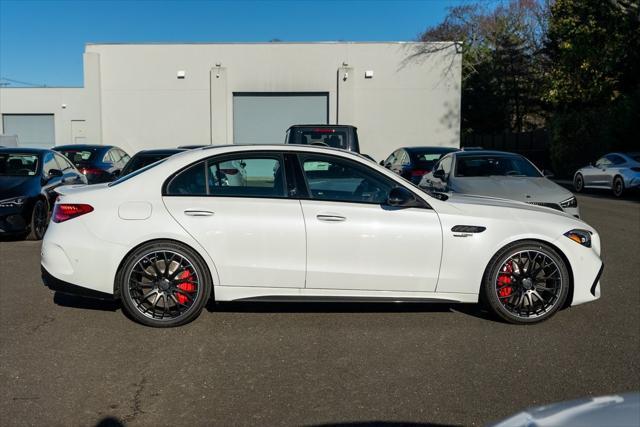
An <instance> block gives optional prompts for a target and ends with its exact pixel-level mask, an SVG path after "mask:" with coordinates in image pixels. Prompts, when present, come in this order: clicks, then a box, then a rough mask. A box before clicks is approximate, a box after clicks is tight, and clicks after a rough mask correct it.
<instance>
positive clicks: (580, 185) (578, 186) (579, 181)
mask: <svg viewBox="0 0 640 427" xmlns="http://www.w3.org/2000/svg"><path fill="white" fill-rule="evenodd" d="M573 188H574V189H575V190H576V193H582V190H584V178H583V177H582V174H580V173H579V174H577V175H576V177H575V178H574V179H573Z"/></svg>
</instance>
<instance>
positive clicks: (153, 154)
mask: <svg viewBox="0 0 640 427" xmlns="http://www.w3.org/2000/svg"><path fill="white" fill-rule="evenodd" d="M183 151H187V149H186V148H165V149H158V150H142V151H138V152H137V153H136V154H135V155H134V156H133V157H132V158H131V160H129V162H128V163H127V164H126V166H125V167H124V168H123V169H122V172H121V174H120V175H121V176H125V175H128V174H130V173H131V172H135V171H137V170H138V169H142V168H143V167H145V166H147V165H150V164H152V163H155V162H157V161H158V160H162V159H165V158H167V157H169V156H173V155H174V154H176V153H181V152H183Z"/></svg>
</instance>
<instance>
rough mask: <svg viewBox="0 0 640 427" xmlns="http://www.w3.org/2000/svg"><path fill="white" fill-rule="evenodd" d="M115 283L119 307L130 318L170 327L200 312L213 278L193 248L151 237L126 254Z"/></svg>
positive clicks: (159, 326)
mask: <svg viewBox="0 0 640 427" xmlns="http://www.w3.org/2000/svg"><path fill="white" fill-rule="evenodd" d="M167 267H168V268H167ZM116 286H117V287H118V289H119V291H120V297H121V299H122V307H123V309H124V310H125V312H126V314H128V315H129V316H130V317H131V318H132V319H134V320H135V321H137V322H139V323H142V324H143V325H146V326H152V327H156V328H170V327H174V326H180V325H184V324H187V323H189V322H191V321H193V320H194V319H195V318H197V317H198V316H199V315H200V313H201V312H202V309H203V308H204V306H205V305H206V304H207V302H208V301H209V297H210V295H211V288H212V280H211V274H210V273H209V270H208V268H207V266H206V264H205V262H204V260H203V259H202V257H200V255H199V254H198V253H197V252H196V251H194V250H193V249H191V248H190V247H188V246H186V245H183V244H181V243H177V242H173V241H154V242H149V243H146V244H143V245H142V246H140V247H139V248H137V249H136V250H134V251H133V252H131V253H130V254H129V255H128V256H127V258H126V259H125V261H124V263H123V265H122V268H120V270H119V271H118V274H117V276H116Z"/></svg>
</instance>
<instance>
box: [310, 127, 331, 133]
mask: <svg viewBox="0 0 640 427" xmlns="http://www.w3.org/2000/svg"><path fill="white" fill-rule="evenodd" d="M335 131H336V130H335V129H330V128H329V129H328V128H315V129H313V130H312V132H317V133H335Z"/></svg>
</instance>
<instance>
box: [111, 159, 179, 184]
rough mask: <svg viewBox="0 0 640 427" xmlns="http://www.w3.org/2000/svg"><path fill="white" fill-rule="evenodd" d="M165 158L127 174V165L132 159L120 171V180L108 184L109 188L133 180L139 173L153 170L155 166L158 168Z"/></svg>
mask: <svg viewBox="0 0 640 427" xmlns="http://www.w3.org/2000/svg"><path fill="white" fill-rule="evenodd" d="M167 157H168V156H165V157H164V158H161V159H160V160H157V161H156V162H155V163H151V164H149V165H146V166H144V167H142V168H140V169H137V170H135V171H129V172H127V166H129V163H131V162H132V161H133V159H131V160H130V161H129V163H127V165H126V166H125V167H124V169H122V175H121V176H120V178H118V179H116V180H115V181H113V182H110V183H109V187H113V186H114V185H118V184H120V183H121V182H124V181H126V180H128V179H131V178H133V177H134V176H138V175H140V174H141V173H143V172H146V171H148V170H149V169H152V168H155V167H156V166H158V165H159V164H161V163H162V162H164V161H165V159H166V158H167Z"/></svg>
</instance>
